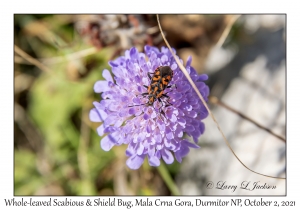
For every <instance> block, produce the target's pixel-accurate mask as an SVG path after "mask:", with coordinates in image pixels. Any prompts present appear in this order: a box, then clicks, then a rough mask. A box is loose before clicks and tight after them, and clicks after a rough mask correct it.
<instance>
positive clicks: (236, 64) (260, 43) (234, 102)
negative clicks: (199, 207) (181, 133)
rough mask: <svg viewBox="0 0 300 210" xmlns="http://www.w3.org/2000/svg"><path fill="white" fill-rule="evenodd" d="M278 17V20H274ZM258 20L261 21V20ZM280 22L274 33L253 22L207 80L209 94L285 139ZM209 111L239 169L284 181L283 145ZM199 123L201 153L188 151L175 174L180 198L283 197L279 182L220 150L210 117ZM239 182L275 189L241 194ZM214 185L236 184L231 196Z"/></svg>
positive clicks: (215, 110) (223, 147)
mask: <svg viewBox="0 0 300 210" xmlns="http://www.w3.org/2000/svg"><path fill="white" fill-rule="evenodd" d="M248 18H254V17H252V16H250V17H249V16H247V17H245V20H246V22H247V20H248ZM282 18H284V16H283V17H279V18H278V19H282ZM258 19H259V20H260V21H262V20H264V21H265V19H264V18H262V17H258ZM275 19H276V18H275ZM284 23H285V21H281V27H278V26H276V27H277V30H274V28H273V27H267V26H265V23H264V24H261V22H259V24H258V23H257V24H258V29H257V30H256V32H254V33H253V34H249V32H245V33H248V36H249V38H250V39H244V40H240V41H239V42H238V49H239V51H238V52H237V54H236V55H235V56H234V57H233V58H232V60H231V61H230V62H229V63H228V64H225V66H224V67H222V68H220V70H219V71H217V72H216V73H214V74H212V75H211V77H213V79H211V80H210V86H211V87H212V95H215V96H216V95H217V96H218V98H219V99H221V101H223V102H224V103H226V104H227V105H229V106H231V107H233V108H234V109H236V110H239V111H240V112H241V113H243V114H245V115H246V116H249V117H250V118H251V119H253V120H254V121H256V122H258V123H259V124H261V125H264V126H265V127H266V128H269V129H270V130H272V131H274V132H275V133H276V134H278V135H280V136H283V137H284V138H285V131H286V129H285V127H286V118H285V115H286V111H285V110H286V101H285V97H286V96H285V90H286V89H285V86H286V84H285V74H286V69H285V43H284V40H283V36H282V34H283V32H284ZM245 30H246V29H245ZM249 40H250V41H249ZM224 56H226V55H224ZM211 62H216V61H213V60H211ZM210 107H211V109H212V112H213V113H214V115H215V118H216V119H217V121H218V122H219V124H220V127H221V128H222V130H223V132H224V134H225V136H226V138H227V139H228V141H229V142H230V145H231V147H232V148H233V150H234V151H235V153H236V155H237V156H238V157H239V158H240V159H241V161H242V162H243V163H244V164H245V165H247V166H248V167H249V168H251V169H252V170H254V171H256V172H259V173H263V174H266V175H270V176H279V177H285V176H286V174H285V169H286V160H285V151H286V145H285V143H284V142H282V141H281V140H280V139H278V138H276V137H274V136H272V135H271V134H269V133H268V132H266V131H265V130H262V129H260V128H258V127H256V126H255V125H253V124H252V123H250V122H248V121H246V120H244V119H242V118H240V117H239V116H238V115H237V114H234V113H232V112H230V111H229V110H226V109H225V108H222V107H219V106H218V107H214V106H212V105H210ZM205 123H206V124H205V126H206V131H205V133H204V135H203V136H202V137H201V138H200V142H199V144H200V146H201V147H202V148H201V149H199V150H192V151H191V153H190V154H189V155H188V156H187V157H186V158H185V159H184V160H183V163H182V168H181V173H180V174H179V175H178V176H177V183H178V185H179V187H180V190H181V192H182V193H183V194H184V195H191V194H193V195H285V194H286V181H285V180H282V179H274V178H268V177H264V176H261V175H257V174H255V173H253V172H251V171H249V170H247V169H246V168H245V167H243V166H242V165H241V163H240V162H238V160H237V159H236V157H234V155H233V154H232V153H231V151H230V150H229V148H228V147H227V146H226V144H225V142H224V140H223V139H222V136H221V134H220V132H219V131H218V129H217V127H216V125H215V123H214V122H213V121H212V120H211V118H210V117H209V118H208V119H206V122H205ZM209 181H211V182H213V183H214V187H213V188H212V189H208V188H207V183H208V182H209ZM243 181H246V182H249V188H251V189H252V187H253V184H254V182H258V184H259V185H264V184H265V183H266V185H270V186H276V189H260V190H259V189H255V190H253V191H251V190H245V189H241V188H240V186H241V184H242V183H243ZM218 182H219V187H221V185H222V183H225V184H224V186H225V185H236V186H237V188H236V190H234V191H233V190H229V189H225V190H221V189H217V188H216V187H217V186H218ZM191 186H193V187H191Z"/></svg>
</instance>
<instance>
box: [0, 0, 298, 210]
mask: <svg viewBox="0 0 300 210" xmlns="http://www.w3.org/2000/svg"><path fill="white" fill-rule="evenodd" d="M294 2H295V3H296V1H290V2H288V1H261V0H259V1H258V0H252V1H245V2H243V1H240V0H239V1H238V0H235V1H215V0H211V1H196V0H194V1H186V0H185V1H158V0H151V1H137V0H134V1H132V0H130V1H129V0H128V1H125V0H123V1H115V0H109V1H99V0H97V1H82V2H76V1H61V0H59V1H58V0H51V1H37V0H34V1H33V0H26V1H1V3H0V9H1V12H0V17H1V18H0V27H1V33H0V34H1V35H0V37H1V39H0V42H1V45H0V46H1V63H2V64H4V65H1V70H0V72H1V75H0V85H1V86H0V91H1V94H0V96H1V99H2V100H1V109H0V116H1V121H0V122H1V126H0V128H1V146H0V154H1V158H0V161H1V162H0V164H1V166H2V168H1V179H0V186H1V190H0V191H1V192H0V194H1V196H0V206H1V207H2V206H3V207H5V205H4V198H13V166H14V163H13V141H14V139H13V136H14V134H13V94H14V93H13V14H14V13H49V14H51V13H139V14H141V13H206V14H209V13H237V14H240V13H262V14H265V13H287V120H288V121H287V125H288V128H287V160H288V165H287V169H288V171H287V176H288V180H287V197H265V198H264V199H265V200H273V201H275V200H278V201H282V200H285V201H292V200H296V206H300V203H297V201H299V196H297V194H298V192H299V187H300V182H299V180H300V179H299V177H300V173H299V172H300V170H299V156H298V154H300V153H299V149H300V148H299V133H297V130H299V125H298V120H299V117H298V116H300V115H299V108H300V106H299V105H300V104H299V102H297V101H299V100H297V99H298V97H299V94H297V93H298V92H299V90H298V88H300V87H297V84H300V82H299V78H300V77H297V75H298V74H299V72H300V68H299V46H300V44H299V40H300V38H299V37H300V36H299V35H300V34H299V15H298V13H299V11H298V9H297V8H298V6H297V4H294ZM298 86H299V85H298ZM19 198H20V197H19ZM86 198H87V197H81V198H79V197H72V198H71V199H72V200H83V199H86ZM94 198H95V197H91V199H94ZM159 198H164V199H166V200H167V199H171V200H175V198H171V197H159ZM231 198H232V197H224V198H222V197H200V199H202V200H217V199H222V200H230V199H231ZM237 198H241V197H237ZM26 199H29V197H27V198H26ZM35 199H37V200H45V199H46V197H39V198H36V197H35ZM60 199H63V198H62V197H60ZM124 199H133V198H130V197H124ZM151 199H155V197H152V198H151ZM182 199H185V200H189V199H191V200H193V199H195V197H190V198H189V197H184V198H182ZM242 199H247V198H246V197H242ZM250 199H255V197H252V198H250ZM6 208H8V207H6ZM26 208H30V207H26ZM72 208H76V207H72ZM90 208H94V209H95V208H97V209H99V208H101V209H104V207H90ZM163 208H169V209H170V208H182V207H163ZM199 208H201V207H199ZM214 208H217V207H214ZM214 208H213V209H214ZM230 208H233V207H230ZM257 208H258V209H261V208H262V207H257ZM288 208H289V209H295V208H292V207H288ZM297 208H299V207H297ZM1 209H3V208H1ZM10 209H14V208H12V207H10ZM18 209H20V208H18ZM30 209H31V208H30ZM210 209H212V208H210ZM233 209H234V208H233Z"/></svg>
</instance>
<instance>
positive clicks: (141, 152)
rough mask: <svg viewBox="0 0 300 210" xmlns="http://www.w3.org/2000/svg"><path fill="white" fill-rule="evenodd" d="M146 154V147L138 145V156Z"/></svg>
mask: <svg viewBox="0 0 300 210" xmlns="http://www.w3.org/2000/svg"><path fill="white" fill-rule="evenodd" d="M143 152H144V146H143V144H142V143H138V144H137V148H136V154H138V155H141V154H143Z"/></svg>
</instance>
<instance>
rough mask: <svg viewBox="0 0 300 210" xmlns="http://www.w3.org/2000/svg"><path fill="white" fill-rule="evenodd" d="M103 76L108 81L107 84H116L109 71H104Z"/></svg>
mask: <svg viewBox="0 0 300 210" xmlns="http://www.w3.org/2000/svg"><path fill="white" fill-rule="evenodd" d="M102 76H103V77H104V79H106V81H107V82H114V80H113V78H112V76H111V74H110V72H109V71H108V70H107V69H104V70H103V72H102Z"/></svg>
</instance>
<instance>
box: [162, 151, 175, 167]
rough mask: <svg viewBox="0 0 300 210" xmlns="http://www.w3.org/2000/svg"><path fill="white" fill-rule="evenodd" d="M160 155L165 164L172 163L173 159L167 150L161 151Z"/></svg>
mask: <svg viewBox="0 0 300 210" xmlns="http://www.w3.org/2000/svg"><path fill="white" fill-rule="evenodd" d="M161 153H162V158H163V159H164V161H165V162H166V164H171V163H173V162H174V157H173V155H172V153H171V152H170V151H169V150H166V149H163V150H162V152H161Z"/></svg>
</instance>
